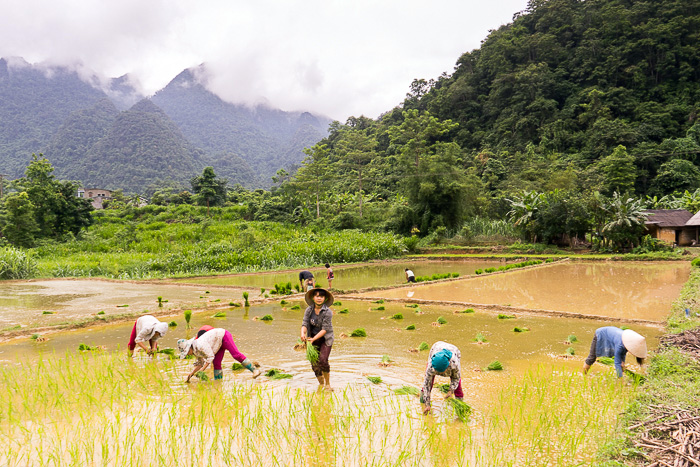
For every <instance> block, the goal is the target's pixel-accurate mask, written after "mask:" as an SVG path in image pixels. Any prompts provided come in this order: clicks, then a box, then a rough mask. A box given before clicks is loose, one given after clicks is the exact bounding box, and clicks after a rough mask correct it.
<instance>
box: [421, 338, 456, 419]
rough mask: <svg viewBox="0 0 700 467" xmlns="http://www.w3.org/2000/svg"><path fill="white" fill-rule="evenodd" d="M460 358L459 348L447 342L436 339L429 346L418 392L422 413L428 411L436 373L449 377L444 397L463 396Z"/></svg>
mask: <svg viewBox="0 0 700 467" xmlns="http://www.w3.org/2000/svg"><path fill="white" fill-rule="evenodd" d="M461 358H462V355H461V354H460V352H459V349H458V348H457V347H456V346H454V345H452V344H448V343H447V342H442V341H437V342H436V343H434V344H433V346H432V347H431V348H430V355H429V356H428V366H427V367H426V368H425V381H424V382H423V388H422V389H421V392H420V402H421V406H422V409H423V413H424V414H427V413H428V412H430V393H431V391H432V390H433V382H434V381H435V376H436V375H438V376H447V377H449V378H450V390H449V391H448V392H447V394H446V395H445V399H447V398H450V397H452V396H454V397H456V398H457V399H459V400H462V398H463V397H464V393H463V392H462V379H461V378H462V376H461V369H460V360H461Z"/></svg>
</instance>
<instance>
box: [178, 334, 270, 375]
mask: <svg viewBox="0 0 700 467" xmlns="http://www.w3.org/2000/svg"><path fill="white" fill-rule="evenodd" d="M177 347H178V349H179V350H180V358H185V357H186V356H188V355H194V356H195V357H197V361H196V362H195V364H194V370H192V373H190V374H189V375H188V376H187V380H186V381H185V382H187V383H189V382H190V378H192V377H193V376H194V375H196V374H197V372H198V371H204V370H206V369H207V367H209V365H210V364H211V363H212V362H213V363H214V379H215V380H216V379H223V378H224V371H223V370H222V368H221V361H222V360H223V359H224V353H225V351H226V350H228V352H229V353H230V354H231V356H232V357H233V358H234V359H235V360H236V361H237V362H239V363H240V364H242V365H243V366H244V367H246V368H247V369H248V370H249V371H250V372H251V373H253V378H257V377H258V376H260V370H258V369H256V368H255V367H254V366H253V363H252V362H251V361H250V360H248V359H247V358H246V356H245V355H243V354H242V353H241V352H240V351H239V350H238V348H237V347H236V344H235V343H234V342H233V336H232V335H231V333H230V332H228V331H227V330H225V329H222V328H214V329H212V330H209V331H206V332H205V333H204V334H202V335H201V336H199V338H197V337H193V338H192V339H189V340H186V339H180V340H179V341H177Z"/></svg>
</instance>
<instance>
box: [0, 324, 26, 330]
mask: <svg viewBox="0 0 700 467" xmlns="http://www.w3.org/2000/svg"><path fill="white" fill-rule="evenodd" d="M16 329H22V325H21V324H16V325H14V326H9V327H6V328H2V330H3V331H14V330H16Z"/></svg>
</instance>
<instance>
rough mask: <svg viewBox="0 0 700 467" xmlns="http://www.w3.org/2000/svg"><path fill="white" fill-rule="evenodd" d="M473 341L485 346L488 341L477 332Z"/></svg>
mask: <svg viewBox="0 0 700 467" xmlns="http://www.w3.org/2000/svg"><path fill="white" fill-rule="evenodd" d="M474 341H475V342H481V343H482V344H485V343H486V342H488V340H487V339H486V336H484V334H483V333H481V332H479V333H477V334H476V337H475V338H474Z"/></svg>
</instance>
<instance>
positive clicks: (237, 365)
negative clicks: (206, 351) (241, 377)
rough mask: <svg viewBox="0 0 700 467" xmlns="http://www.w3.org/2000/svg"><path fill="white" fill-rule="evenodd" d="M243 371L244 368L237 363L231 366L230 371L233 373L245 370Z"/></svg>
mask: <svg viewBox="0 0 700 467" xmlns="http://www.w3.org/2000/svg"><path fill="white" fill-rule="evenodd" d="M245 369H246V368H245V367H244V366H243V365H241V364H240V363H238V362H234V363H233V366H231V370H233V371H241V370H245Z"/></svg>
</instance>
